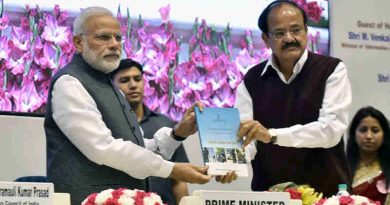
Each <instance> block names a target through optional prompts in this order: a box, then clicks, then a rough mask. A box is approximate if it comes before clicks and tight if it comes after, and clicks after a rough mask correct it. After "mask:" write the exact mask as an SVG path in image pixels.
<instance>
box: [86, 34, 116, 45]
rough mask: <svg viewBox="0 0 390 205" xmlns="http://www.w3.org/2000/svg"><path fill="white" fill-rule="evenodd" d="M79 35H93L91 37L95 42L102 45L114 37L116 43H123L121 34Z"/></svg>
mask: <svg viewBox="0 0 390 205" xmlns="http://www.w3.org/2000/svg"><path fill="white" fill-rule="evenodd" d="M80 35H93V37H94V38H95V39H96V40H98V41H100V42H101V43H104V44H106V43H109V42H110V41H111V39H112V37H114V39H115V41H116V42H120V43H123V41H124V38H123V36H122V35H121V34H116V33H100V34H90V33H82V34H80Z"/></svg>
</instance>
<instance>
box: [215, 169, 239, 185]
mask: <svg viewBox="0 0 390 205" xmlns="http://www.w3.org/2000/svg"><path fill="white" fill-rule="evenodd" d="M236 179H237V174H236V172H235V171H231V172H228V173H226V174H225V175H219V176H215V180H216V181H217V182H220V183H222V184H226V183H228V184H230V183H232V182H233V181H234V180H236Z"/></svg>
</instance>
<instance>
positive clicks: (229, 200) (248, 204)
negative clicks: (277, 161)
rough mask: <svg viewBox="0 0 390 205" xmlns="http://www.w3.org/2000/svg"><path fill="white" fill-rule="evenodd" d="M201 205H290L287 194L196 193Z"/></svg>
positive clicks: (210, 191)
mask: <svg viewBox="0 0 390 205" xmlns="http://www.w3.org/2000/svg"><path fill="white" fill-rule="evenodd" d="M193 195H194V196H199V202H200V204H201V205H289V202H290V195H289V193H287V192H247V191H212V190H198V191H194V194H193Z"/></svg>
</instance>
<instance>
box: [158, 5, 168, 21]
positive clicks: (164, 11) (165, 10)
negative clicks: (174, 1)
mask: <svg viewBox="0 0 390 205" xmlns="http://www.w3.org/2000/svg"><path fill="white" fill-rule="evenodd" d="M170 10H171V6H170V5H169V4H168V5H167V6H165V7H161V8H160V9H159V10H158V11H159V12H160V15H161V20H162V22H163V23H166V22H168V19H169V12H170Z"/></svg>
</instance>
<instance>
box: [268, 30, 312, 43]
mask: <svg viewBox="0 0 390 205" xmlns="http://www.w3.org/2000/svg"><path fill="white" fill-rule="evenodd" d="M304 31H305V29H303V27H294V28H292V29H291V30H290V31H275V32H269V33H268V34H269V35H270V36H272V37H273V38H274V39H276V40H280V39H283V38H284V37H286V36H287V33H290V34H291V35H292V36H300V35H302V34H303V33H304Z"/></svg>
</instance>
